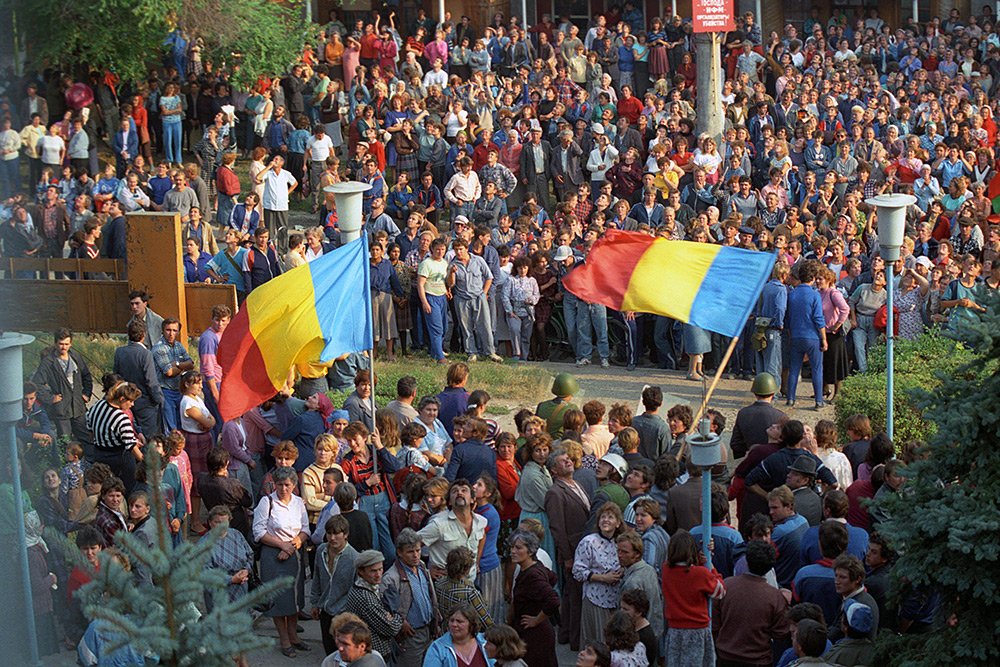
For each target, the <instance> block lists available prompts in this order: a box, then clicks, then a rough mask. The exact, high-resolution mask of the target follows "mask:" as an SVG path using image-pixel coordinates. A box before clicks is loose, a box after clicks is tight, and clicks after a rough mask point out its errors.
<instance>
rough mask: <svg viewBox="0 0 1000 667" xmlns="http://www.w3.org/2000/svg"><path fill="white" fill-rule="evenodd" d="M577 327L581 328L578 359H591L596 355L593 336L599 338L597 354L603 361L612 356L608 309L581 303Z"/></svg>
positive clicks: (577, 313) (577, 314)
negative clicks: (609, 339)
mask: <svg viewBox="0 0 1000 667" xmlns="http://www.w3.org/2000/svg"><path fill="white" fill-rule="evenodd" d="M576 316H577V326H578V327H579V337H578V340H577V342H578V345H579V348H578V350H577V357H578V358H580V359H590V355H592V354H593V353H594V343H593V338H592V336H595V335H596V336H597V353H598V354H599V355H600V357H601V359H607V358H608V357H610V356H611V350H610V348H609V347H608V309H607V308H606V307H605V306H602V305H601V304H599V303H587V302H586V301H580V302H579V308H578V309H577V311H576Z"/></svg>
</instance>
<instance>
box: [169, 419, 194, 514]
mask: <svg viewBox="0 0 1000 667" xmlns="http://www.w3.org/2000/svg"><path fill="white" fill-rule="evenodd" d="M185 444H186V440H185V439H184V434H183V433H181V432H180V431H177V430H174V431H171V432H170V433H169V434H168V435H167V441H166V444H165V445H164V448H163V451H164V454H165V455H166V457H167V459H169V460H170V463H171V464H172V465H173V467H174V469H176V470H177V478H178V479H179V480H180V486H181V489H182V490H183V492H184V512H185V515H184V517H183V518H184V523H185V524H188V523H190V521H189V520H188V517H187V513H188V512H189V511H190V508H191V487H192V486H193V485H194V474H193V473H192V472H191V459H189V458H188V454H187V452H186V451H184V445H185ZM177 502H178V504H179V503H180V496H179V495H178V496H177ZM185 528H186V526H185Z"/></svg>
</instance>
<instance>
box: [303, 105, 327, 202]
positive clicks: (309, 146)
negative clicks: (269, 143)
mask: <svg viewBox="0 0 1000 667" xmlns="http://www.w3.org/2000/svg"><path fill="white" fill-rule="evenodd" d="M332 150H333V140H332V139H330V137H329V136H328V135H327V133H326V126H324V125H323V124H322V123H317V124H316V127H314V128H313V135H312V136H311V137H309V138H308V139H307V140H306V154H305V164H306V169H308V170H309V185H310V186H311V187H312V193H313V213H315V212H316V211H318V210H319V201H320V197H322V195H323V193H322V192H321V191H320V188H319V179H320V176H322V175H323V171H324V170H326V158H328V157H330V151H332Z"/></svg>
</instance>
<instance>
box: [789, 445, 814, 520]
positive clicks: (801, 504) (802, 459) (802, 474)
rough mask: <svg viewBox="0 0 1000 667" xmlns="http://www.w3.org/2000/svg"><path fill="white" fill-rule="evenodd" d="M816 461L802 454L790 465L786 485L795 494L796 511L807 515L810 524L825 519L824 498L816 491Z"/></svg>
mask: <svg viewBox="0 0 1000 667" xmlns="http://www.w3.org/2000/svg"><path fill="white" fill-rule="evenodd" d="M815 481H816V461H815V460H813V459H812V458H811V457H809V456H806V455H802V456H799V457H798V458H797V459H795V462H794V463H792V465H790V466H788V473H787V474H786V475H785V486H787V487H788V488H789V489H791V490H792V493H793V494H794V495H795V511H796V512H798V513H799V514H801V515H802V516H804V517H805V519H806V521H808V522H809V525H810V526H818V525H819V523H820V521H822V520H823V500H822V498H820V495H819V493H818V492H817V491H816V488H815V486H814V483H815Z"/></svg>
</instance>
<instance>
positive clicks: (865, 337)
mask: <svg viewBox="0 0 1000 667" xmlns="http://www.w3.org/2000/svg"><path fill="white" fill-rule="evenodd" d="M857 320H858V326H857V327H855V328H853V329H851V343H852V344H853V345H854V360H855V361H857V363H858V372H859V373H865V372H867V371H868V348H870V347H871V346H872V345H874V344H875V343H876V342H878V331H876V330H875V317H874V316H873V315H862V314H860V313H858V315H857Z"/></svg>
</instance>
